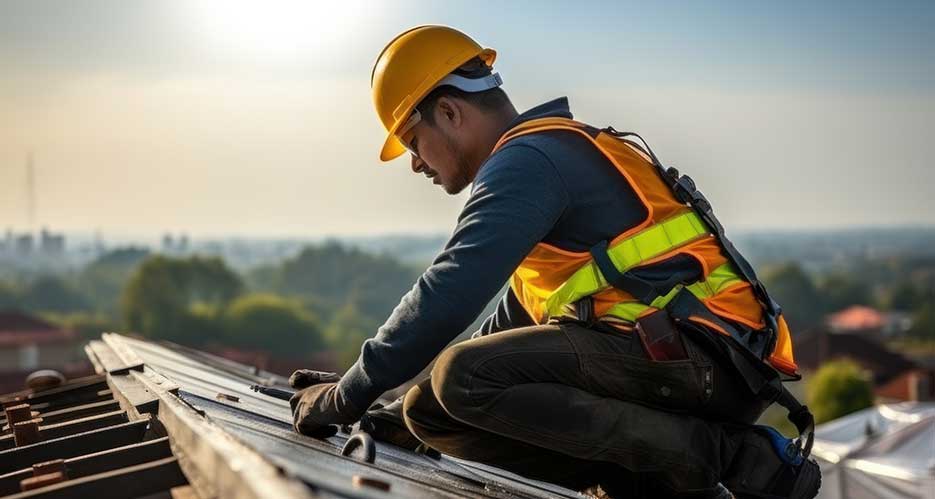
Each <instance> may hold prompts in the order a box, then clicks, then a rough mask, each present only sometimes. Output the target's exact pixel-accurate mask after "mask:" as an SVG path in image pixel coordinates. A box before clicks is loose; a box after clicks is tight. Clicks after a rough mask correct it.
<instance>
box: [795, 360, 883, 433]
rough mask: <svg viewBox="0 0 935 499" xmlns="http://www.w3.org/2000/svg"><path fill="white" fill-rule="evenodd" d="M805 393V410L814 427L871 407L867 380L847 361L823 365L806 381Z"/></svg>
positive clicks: (857, 367)
mask: <svg viewBox="0 0 935 499" xmlns="http://www.w3.org/2000/svg"><path fill="white" fill-rule="evenodd" d="M807 391H808V406H809V408H810V409H811V410H812V413H813V414H814V415H815V421H816V422H817V423H823V422H825V421H831V420H833V419H837V418H839V417H841V416H846V415H848V414H850V413H852V412H856V411H859V410H861V409H865V408H867V407H870V406H872V405H873V385H872V384H871V381H870V378H869V376H868V375H867V374H866V373H864V372H863V371H862V370H861V368H860V366H858V365H857V364H856V363H854V362H853V361H851V360H835V361H831V362H827V363H825V365H823V366H822V367H821V368H820V369H818V371H817V372H816V373H815V374H814V375H813V376H812V378H811V380H809V383H808V389H807Z"/></svg>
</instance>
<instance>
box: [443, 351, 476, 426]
mask: <svg viewBox="0 0 935 499" xmlns="http://www.w3.org/2000/svg"><path fill="white" fill-rule="evenodd" d="M483 356H484V349H483V348H479V345H477V342H475V341H466V342H463V343H459V344H457V345H454V346H452V347H450V348H448V349H447V350H445V351H444V352H442V354H441V355H440V356H439V357H438V359H437V360H436V361H435V367H434V368H433V369H432V392H433V394H434V395H435V398H436V399H437V400H438V403H439V404H440V405H441V406H442V407H443V408H444V409H445V412H447V413H448V414H450V415H452V416H453V417H455V418H456V419H460V420H462V421H464V420H469V419H470V414H471V412H472V410H473V409H475V408H476V405H477V404H476V401H475V399H474V398H473V395H474V392H475V391H476V389H477V386H476V384H477V381H478V380H477V377H476V370H477V367H478V363H479V362H480V361H481V360H482V357H483Z"/></svg>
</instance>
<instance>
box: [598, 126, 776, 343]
mask: <svg viewBox="0 0 935 499" xmlns="http://www.w3.org/2000/svg"><path fill="white" fill-rule="evenodd" d="M601 131H602V132H605V133H608V134H610V135H613V136H615V137H618V138H621V139H623V140H626V138H627V137H635V138H637V139H639V141H640V142H642V144H643V146H644V147H640V146H639V145H638V144H636V143H635V142H632V141H630V140H626V142H627V143H629V144H631V145H633V146H634V147H637V148H638V149H641V150H643V151H644V152H645V153H646V154H647V155H648V156H649V157H650V159H651V161H652V163H653V166H655V167H656V170H657V171H658V172H659V175H660V176H661V177H662V179H663V180H664V181H665V182H666V183H667V184H668V185H669V187H670V188H671V189H672V192H673V193H674V194H675V196H676V198H678V199H679V200H680V201H682V202H684V203H687V204H689V205H691V207H692V208H693V209H694V210H695V211H696V212H697V213H698V215H699V216H700V217H701V218H702V219H703V220H704V221H705V223H707V224H708V226H709V227H710V228H711V230H712V231H713V232H714V234H715V235H716V236H717V240H718V242H719V243H720V245H721V248H722V249H723V250H724V253H725V254H726V255H727V257H728V258H729V259H730V261H731V263H733V264H734V266H735V267H736V268H737V271H738V272H739V273H740V275H741V276H743V278H744V280H746V281H748V282H749V283H750V285H751V286H752V287H753V292H754V293H755V294H756V297H757V299H758V300H759V301H760V304H761V305H762V306H763V309H764V314H763V316H764V319H765V322H766V329H767V332H768V334H769V335H770V336H771V337H772V338H773V339H772V341H773V342H775V338H776V337H777V335H778V334H779V326H778V318H779V314H781V313H782V309H781V307H780V306H779V304H778V303H776V301H775V300H773V299H772V297H771V296H770V295H769V293H768V292H767V291H766V286H764V285H763V283H762V281H760V279H759V278H758V277H757V275H756V271H754V270H753V266H752V265H750V262H748V261H747V259H746V258H744V256H743V255H742V254H740V252H739V251H738V250H737V248H736V247H735V246H734V244H733V243H732V242H731V241H730V239H728V238H727V235H726V234H725V231H724V226H723V225H721V222H720V221H719V220H718V219H717V217H716V216H715V215H714V211H713V209H712V208H711V203H710V202H709V201H708V199H707V198H706V197H705V196H704V194H702V192H701V191H699V190H698V188H697V187H696V186H695V182H694V180H692V178H691V177H689V176H688V175H681V174H680V173H679V171H678V170H676V169H675V168H665V167H664V166H662V163H661V162H660V161H659V158H658V157H657V156H656V154H655V153H653V150H652V149H651V148H650V147H649V144H648V143H647V142H646V141H645V140H644V139H643V137H640V136H639V135H638V134H636V133H633V132H619V131H617V130H615V129H614V128H613V127H607V128H605V129H603V130H601ZM773 346H774V345H772V344H771V345H769V349H770V350H771V349H772V348H773Z"/></svg>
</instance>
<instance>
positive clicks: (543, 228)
mask: <svg viewBox="0 0 935 499" xmlns="http://www.w3.org/2000/svg"><path fill="white" fill-rule="evenodd" d="M546 116H558V117H565V118H571V117H572V115H571V112H570V111H569V108H568V101H567V99H565V98H560V99H556V100H553V101H551V102H548V103H545V104H542V105H540V106H538V107H535V108H533V109H531V110H529V111H527V112H525V113H523V114H521V115H520V116H519V117H517V119H516V120H515V121H514V122H513V123H512V124H511V125H510V126H511V127H512V126H515V125H516V124H519V123H521V122H523V121H526V120H530V119H535V118H542V117H546ZM645 216H646V210H645V208H644V207H643V206H642V204H641V203H640V201H639V199H638V197H637V196H636V193H635V192H634V191H633V189H632V188H631V187H630V186H629V185H628V184H627V182H626V180H625V179H624V177H623V176H622V175H620V174H619V173H618V172H617V170H616V169H615V168H614V166H613V165H612V164H611V163H610V162H609V161H608V160H607V159H606V158H605V157H604V156H603V155H602V154H601V153H600V152H599V151H598V150H597V149H596V148H595V147H594V146H593V145H592V144H591V143H590V142H589V141H588V139H586V138H585V137H582V136H580V135H579V134H577V133H575V132H570V131H561V130H556V131H547V132H544V133H537V134H530V135H525V136H522V137H518V138H516V139H513V140H511V141H509V142H507V143H506V144H505V145H504V146H503V147H501V148H500V149H499V150H497V151H496V152H495V153H494V154H493V155H491V156H490V158H488V159H487V161H486V162H485V163H484V164H483V165H482V166H481V168H480V169H479V171H478V173H477V176H476V178H475V179H474V183H473V185H472V188H471V195H470V198H468V200H467V202H466V203H465V205H464V209H463V210H462V212H461V214H460V215H459V217H458V224H457V226H456V227H455V230H454V233H453V234H452V236H451V239H450V240H449V241H448V243H447V244H446V245H445V248H444V250H443V251H442V252H441V254H439V255H438V257H437V258H436V259H435V261H434V262H433V263H432V265H431V266H430V267H429V268H428V269H427V270H426V271H425V273H423V274H422V276H421V277H420V278H419V279H418V281H417V282H416V283H415V285H414V286H413V287H412V290H410V291H409V292H408V293H407V294H406V295H405V296H404V297H403V298H402V300H401V301H400V303H399V305H398V306H397V307H396V309H395V310H393V313H392V314H391V315H390V317H389V319H387V321H386V323H385V324H384V325H383V326H382V327H380V328H379V330H378V331H377V334H376V336H375V337H374V338H371V339H369V340H367V341H365V342H364V344H363V346H362V348H361V354H360V357H359V358H358V359H357V362H356V363H355V364H354V365H353V366H352V367H351V368H350V369H349V370H348V372H347V373H346V374H345V375H344V377H343V378H342V380H341V382H340V385H339V388H340V390H341V394H342V395H343V396H344V398H345V400H348V401H350V402H351V403H352V404H353V405H354V406H356V407H358V408H359V409H361V410H363V409H366V408H367V407H368V406H369V405H370V404H371V403H372V402H373V401H374V400H375V399H376V398H378V397H379V396H380V395H381V394H382V393H383V392H384V391H386V390H389V389H392V388H395V387H397V386H399V385H400V384H402V383H404V382H406V381H407V380H409V379H410V378H412V377H413V376H415V375H416V374H418V373H419V372H420V371H421V370H422V369H423V368H425V366H426V365H428V363H429V362H431V361H432V359H433V358H434V357H435V356H436V355H437V354H438V353H439V352H440V351H441V350H442V349H443V348H444V347H445V346H446V345H447V344H448V343H449V342H450V341H451V340H452V339H454V337H455V336H457V335H458V334H460V333H462V332H463V331H464V330H465V329H466V328H467V327H468V326H469V325H470V324H471V322H473V321H474V319H475V318H476V317H477V315H478V314H480V312H481V311H482V310H483V308H484V306H486V304H487V303H489V302H490V300H491V299H492V298H493V297H494V296H495V295H496V294H497V293H498V292H499V291H500V289H501V288H502V287H503V285H504V283H505V282H506V281H507V280H508V278H509V276H510V274H512V272H513V271H514V270H515V269H516V267H517V266H519V264H520V262H522V260H523V258H525V256H526V255H527V254H528V253H529V252H530V251H531V250H532V248H533V247H534V246H535V245H536V244H537V243H539V242H543V241H544V242H547V243H549V244H553V245H556V246H559V247H562V248H565V249H568V250H571V251H587V250H588V249H589V248H591V247H592V246H594V245H595V244H596V243H598V242H600V241H602V240H608V239H611V238H613V237H615V236H616V235H618V234H620V233H621V232H623V231H624V230H626V229H627V228H629V227H632V226H634V225H636V224H637V223H639V222H640V221H642V220H643V218H645ZM532 323H533V322H532V320H531V319H530V318H529V316H528V315H527V314H526V313H525V311H524V310H523V308H522V307H521V306H520V304H519V302H518V301H517V300H516V298H515V297H514V296H513V294H512V293H511V292H507V293H506V295H505V296H504V298H503V300H501V301H500V303H499V305H498V307H497V310H496V312H494V314H493V315H491V316H490V317H488V318H487V320H485V321H484V324H483V327H482V328H481V331H480V332H479V333H480V334H487V333H490V332H496V331H501V330H504V329H510V328H514V327H521V326H526V325H531V324H532Z"/></svg>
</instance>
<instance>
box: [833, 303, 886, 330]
mask: <svg viewBox="0 0 935 499" xmlns="http://www.w3.org/2000/svg"><path fill="white" fill-rule="evenodd" d="M884 325H886V316H885V315H884V314H883V313H882V312H880V311H878V310H876V309H874V308H870V307H865V306H862V305H854V306H853V307H848V308H846V309H844V310H842V311H840V312H837V313H835V314H832V315H830V316H829V317H828V327H830V328H831V329H833V330H835V331H855V330H869V329H880V328H882V327H883V326H884Z"/></svg>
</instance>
